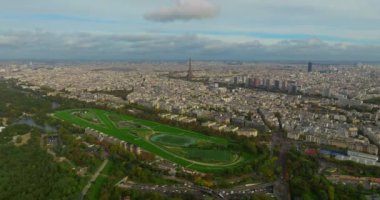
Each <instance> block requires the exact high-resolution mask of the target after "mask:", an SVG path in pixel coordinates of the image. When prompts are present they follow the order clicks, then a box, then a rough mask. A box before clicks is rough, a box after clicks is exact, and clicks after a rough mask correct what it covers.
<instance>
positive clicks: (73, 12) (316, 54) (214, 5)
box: [0, 0, 380, 62]
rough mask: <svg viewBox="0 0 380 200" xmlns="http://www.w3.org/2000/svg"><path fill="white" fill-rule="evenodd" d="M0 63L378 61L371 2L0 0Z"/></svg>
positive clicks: (375, 7) (377, 18)
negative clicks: (77, 61) (55, 61)
mask: <svg viewBox="0 0 380 200" xmlns="http://www.w3.org/2000/svg"><path fill="white" fill-rule="evenodd" d="M0 5H1V6H0V59H6V60H12V59H31V60H39V59H59V60H183V59H186V58H188V57H193V59H199V60H250V61H260V60H283V61H286V60H289V61H291V60H310V61H313V60H316V61H317V60H321V61H330V60H331V61H363V62H365V61H380V14H379V11H380V1H379V0H318V1H317V0H309V1H307V0H286V1H284V0H265V1H264V0H233V1H232V0H159V1H158V0H107V1H106V0H64V1H58V0H33V1H30V0H13V1H7V0H0Z"/></svg>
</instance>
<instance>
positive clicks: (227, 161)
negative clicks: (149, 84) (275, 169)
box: [54, 109, 252, 172]
mask: <svg viewBox="0 0 380 200" xmlns="http://www.w3.org/2000/svg"><path fill="white" fill-rule="evenodd" d="M54 115H55V116H56V117H57V118H59V119H62V120H64V121H67V122H70V123H73V124H75V125H79V126H81V127H83V128H86V127H90V128H93V129H95V130H98V131H100V132H103V133H105V134H107V135H110V136H113V137H115V138H118V139H120V140H124V141H126V142H128V143H131V144H135V145H137V146H139V147H141V148H142V149H143V150H145V151H148V152H151V153H153V154H155V155H157V156H160V157H162V158H164V159H167V160H169V161H172V162H175V163H177V164H179V165H181V166H184V167H187V168H189V169H193V170H197V171H200V172H220V171H223V170H225V169H228V168H235V167H239V166H242V165H244V164H245V163H247V162H249V161H250V160H251V159H252V157H251V156H250V155H249V154H247V153H245V152H236V151H233V150H230V149H229V148H228V144H229V143H231V142H232V141H229V140H227V139H224V138H219V137H212V136H207V135H204V134H200V133H197V132H193V131H189V130H184V129H180V128H176V127H172V126H168V125H164V124H160V123H157V122H153V121H147V120H142V119H138V118H134V117H131V116H127V115H120V114H116V113H112V112H108V111H104V110H98V109H76V110H65V111H60V112H56V113H55V114H54Z"/></svg>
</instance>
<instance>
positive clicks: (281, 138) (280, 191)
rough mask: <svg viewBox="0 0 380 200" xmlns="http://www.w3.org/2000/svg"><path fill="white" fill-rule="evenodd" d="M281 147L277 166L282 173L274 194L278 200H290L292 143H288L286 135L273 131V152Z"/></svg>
mask: <svg viewBox="0 0 380 200" xmlns="http://www.w3.org/2000/svg"><path fill="white" fill-rule="evenodd" d="M276 146H279V147H280V152H279V155H278V162H277V164H278V165H280V166H281V168H282V173H281V175H280V176H279V177H278V179H277V181H276V182H275V183H274V193H275V195H276V196H277V198H278V199H287V200H288V199H290V189H289V176H288V174H287V166H286V161H287V154H288V151H289V150H290V147H291V146H292V142H289V141H287V138H286V137H285V135H284V133H283V132H281V131H278V130H275V131H273V135H272V150H273V149H274V148H275V147H276Z"/></svg>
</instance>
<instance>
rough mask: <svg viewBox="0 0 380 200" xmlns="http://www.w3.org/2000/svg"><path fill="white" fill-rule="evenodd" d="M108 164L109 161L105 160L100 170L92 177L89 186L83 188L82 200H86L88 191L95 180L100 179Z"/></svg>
mask: <svg viewBox="0 0 380 200" xmlns="http://www.w3.org/2000/svg"><path fill="white" fill-rule="evenodd" d="M107 163H108V159H106V160H104V161H103V163H102V164H101V165H100V166H99V168H98V169H97V170H96V172H95V173H94V174H93V175H92V177H91V179H90V180H89V181H88V183H87V185H86V186H85V187H84V188H83V190H82V193H81V198H80V199H81V200H83V199H84V197H85V196H86V194H87V192H88V190H89V189H90V188H91V185H92V183H94V182H95V180H96V179H97V178H98V176H99V174H100V172H102V171H103V169H104V167H106V165H107Z"/></svg>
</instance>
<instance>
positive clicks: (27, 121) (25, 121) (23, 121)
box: [15, 118, 57, 132]
mask: <svg viewBox="0 0 380 200" xmlns="http://www.w3.org/2000/svg"><path fill="white" fill-rule="evenodd" d="M15 124H25V125H28V126H31V127H34V128H38V129H41V130H44V131H46V132H57V129H56V128H55V127H53V126H50V125H48V124H45V125H44V126H41V125H39V124H37V123H36V122H35V121H34V119H32V118H22V119H20V120H19V121H17V122H16V123H15Z"/></svg>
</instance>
